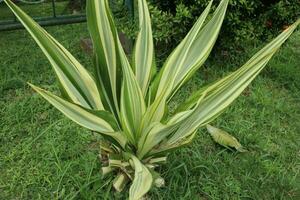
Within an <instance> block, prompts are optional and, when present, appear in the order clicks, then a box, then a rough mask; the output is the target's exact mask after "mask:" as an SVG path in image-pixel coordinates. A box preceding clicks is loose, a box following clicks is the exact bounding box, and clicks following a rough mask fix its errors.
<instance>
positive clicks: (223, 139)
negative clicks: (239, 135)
mask: <svg viewBox="0 0 300 200" xmlns="http://www.w3.org/2000/svg"><path fill="white" fill-rule="evenodd" d="M206 129H207V131H208V132H209V134H210V135H211V137H212V138H213V140H214V141H215V142H216V143H218V144H220V145H222V146H224V147H227V148H229V147H231V148H235V149H236V150H237V151H239V152H245V151H247V150H245V149H244V148H243V146H242V145H241V143H239V141H238V140H237V139H236V138H235V137H233V136H232V135H230V134H229V133H227V132H226V131H223V130H221V129H219V128H216V127H213V126H211V125H209V124H207V125H206Z"/></svg>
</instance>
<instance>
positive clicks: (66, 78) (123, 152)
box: [5, 0, 300, 200]
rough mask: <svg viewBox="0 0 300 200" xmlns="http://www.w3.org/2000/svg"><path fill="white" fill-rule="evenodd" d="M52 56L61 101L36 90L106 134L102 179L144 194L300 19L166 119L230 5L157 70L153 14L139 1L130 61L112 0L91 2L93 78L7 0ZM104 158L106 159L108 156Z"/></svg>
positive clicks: (133, 195) (202, 21) (200, 23)
mask: <svg viewBox="0 0 300 200" xmlns="http://www.w3.org/2000/svg"><path fill="white" fill-rule="evenodd" d="M5 2H6V4H7V5H8V6H9V8H10V9H11V10H12V11H13V12H14V14H15V15H16V16H17V18H18V19H19V20H20V22H21V23H22V24H23V25H24V26H25V28H26V29H27V31H28V32H29V33H30V34H31V36H32V37H33V38H34V40H35V41H36V42H37V44H38V45H39V46H40V48H41V49H42V51H43V52H44V54H45V55H46V56H47V58H48V59H49V61H50V63H51V64H52V67H53V69H54V71H55V73H56V76H57V78H58V81H59V85H60V89H61V94H62V95H61V96H62V97H58V96H56V95H54V94H52V93H50V92H48V91H45V90H43V89H41V88H38V87H36V86H34V85H31V84H30V85H31V87H32V88H33V89H34V90H36V91H37V92H38V93H39V94H41V95H42V96H43V97H44V98H45V99H46V100H48V101H49V102H50V103H51V104H52V105H53V106H55V107H56V108H57V109H58V110H60V111H61V112H62V113H64V114H65V115H66V116H67V117H69V118H70V119H71V120H73V121H75V122H76V123H78V124H79V125H81V126H83V127H85V128H88V129H90V130H92V131H93V132H95V133H98V134H100V135H101V136H102V138H103V140H102V141H103V142H102V146H101V149H102V152H101V154H102V156H104V158H106V160H107V162H106V163H104V166H103V168H102V171H103V174H107V173H109V172H113V173H115V174H116V178H115V180H114V187H115V188H116V189H117V190H119V191H120V190H122V189H123V188H124V186H125V185H127V183H128V182H130V181H132V184H131V187H130V190H129V198H130V199H133V200H136V199H140V198H141V197H142V196H143V195H145V194H146V193H147V192H148V191H149V189H150V188H151V186H152V185H155V184H154V183H156V184H159V182H160V183H162V182H163V179H162V178H161V177H160V176H159V175H158V173H156V172H155V171H154V170H155V168H156V167H157V166H158V165H159V164H160V163H161V162H164V161H165V160H166V156H167V153H168V152H169V151H170V150H172V149H175V148H178V147H181V146H183V145H185V144H187V143H190V142H191V141H192V139H193V138H194V136H195V134H196V132H197V129H199V128H200V127H202V126H205V125H206V124H208V123H209V122H211V121H212V120H213V119H215V118H216V117H217V116H219V115H220V114H221V112H222V111H223V110H224V109H225V108H226V107H227V106H228V105H229V104H231V103H232V102H233V100H234V99H236V98H237V97H238V96H239V94H241V92H242V91H243V90H244V89H245V88H246V87H247V86H248V84H249V83H250V82H251V81H252V80H253V79H254V78H255V77H256V76H257V75H258V73H259V72H260V71H261V70H262V69H263V68H264V67H265V66H266V64H267V62H268V61H269V60H270V59H271V57H272V56H273V55H274V53H275V52H276V51H277V50H278V48H279V47H280V46H281V45H282V43H283V42H284V41H285V40H286V39H287V38H288V37H289V36H290V35H291V34H292V32H293V31H294V30H295V29H296V27H297V25H298V24H299V23H300V21H299V20H298V21H297V22H296V23H295V24H293V25H291V26H290V27H289V28H288V29H286V30H285V31H284V32H283V33H281V34H280V35H279V36H278V37H277V38H276V39H274V40H273V41H272V42H270V43H269V44H268V45H266V46H265V47H264V48H263V49H262V50H260V51H259V52H258V53H257V54H255V55H254V56H253V57H252V58H251V59H250V60H249V61H248V62H247V63H246V64H244V65H243V66H242V67H241V68H239V69H238V70H236V71H235V72H233V73H231V74H229V75H228V76H226V77H225V78H222V79H221V80H219V81H216V82H215V83H213V84H211V85H209V86H207V87H204V88H201V89H200V90H199V91H197V92H196V93H195V94H194V95H192V96H191V97H190V98H189V99H187V100H186V102H184V103H182V104H181V105H179V106H178V108H177V110H176V111H175V112H174V113H173V114H174V115H173V116H171V117H167V116H168V115H167V114H168V109H167V105H168V102H169V101H170V100H171V99H172V97H173V96H174V95H175V94H176V92H177V91H178V90H179V88H181V87H182V86H183V85H184V84H185V83H186V82H187V80H189V78H190V77H191V76H192V75H193V74H194V73H195V72H196V71H197V70H198V69H199V68H200V67H201V66H202V64H203V63H204V61H205V60H206V59H207V57H208V55H209V53H210V52H211V50H212V48H213V45H214V43H215V41H216V39H217V36H218V33H219V30H220V28H221V24H222V22H223V19H224V16H225V12H226V8H227V4H228V0H222V1H221V3H220V4H219V6H218V7H217V9H216V10H215V11H214V13H213V14H212V17H211V18H210V19H209V20H206V18H207V15H208V14H209V11H210V8H211V5H212V2H210V3H209V5H208V6H207V8H206V9H205V10H204V12H203V13H202V14H201V16H200V17H199V19H198V20H197V22H196V24H195V25H194V26H193V27H192V29H191V30H190V32H189V33H188V34H187V36H186V37H185V38H184V39H183V40H182V42H181V43H180V44H179V45H178V47H177V48H176V49H175V50H174V51H173V52H172V53H171V55H170V56H169V57H168V59H167V60H166V61H165V63H164V65H163V66H162V67H161V68H160V70H159V72H158V73H156V71H157V69H156V65H155V56H154V45H153V39H152V30H151V22H150V15H149V11H148V8H147V3H146V1H145V0H138V11H139V28H140V29H139V33H138V35H137V38H136V41H135V47H134V52H133V53H132V60H131V62H130V61H129V60H128V58H127V57H126V55H125V53H124V50H123V48H122V46H121V43H120V40H119V38H118V32H117V30H116V27H115V25H114V21H113V18H112V14H111V12H110V10H109V4H108V0H87V21H88V28H89V31H90V36H91V38H92V41H93V47H94V68H95V79H94V77H92V75H91V74H90V73H89V72H88V71H87V70H86V69H85V68H84V67H83V66H82V65H81V64H80V63H79V62H78V61H77V60H76V59H75V58H74V57H73V56H72V55H71V54H70V53H69V52H68V51H67V50H66V49H65V48H64V47H63V46H62V45H61V44H60V43H59V42H57V41H56V40H55V39H54V38H53V37H51V36H50V35H49V34H48V33H47V32H46V31H45V30H44V29H43V28H41V27H40V26H39V25H38V24H37V23H35V22H34V21H33V20H32V19H31V18H30V17H29V16H28V15H26V14H25V13H24V12H23V11H22V10H21V9H20V8H18V7H17V6H16V5H15V4H13V3H12V2H11V1H10V0H5ZM103 160H104V159H103Z"/></svg>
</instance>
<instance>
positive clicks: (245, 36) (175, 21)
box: [117, 0, 300, 46]
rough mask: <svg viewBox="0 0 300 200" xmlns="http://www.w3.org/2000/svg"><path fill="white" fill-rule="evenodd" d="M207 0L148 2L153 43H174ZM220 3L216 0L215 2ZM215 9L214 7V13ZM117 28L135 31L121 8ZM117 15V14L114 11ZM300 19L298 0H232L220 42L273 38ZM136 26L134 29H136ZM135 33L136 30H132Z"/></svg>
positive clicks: (130, 33)
mask: <svg viewBox="0 0 300 200" xmlns="http://www.w3.org/2000/svg"><path fill="white" fill-rule="evenodd" d="M209 1H210V0H185V1H183V0H173V1H171V0H169V1H160V0H149V1H148V2H149V3H150V5H149V9H150V12H151V15H152V19H153V21H152V26H153V30H154V33H153V34H154V35H153V36H154V39H155V41H156V42H164V43H169V44H176V43H178V41H180V40H181V39H182V38H183V36H184V35H185V34H186V33H187V32H188V30H189V29H190V28H191V26H192V25H193V23H194V22H195V20H196V19H197V17H198V16H199V15H200V13H201V12H202V11H203V10H204V8H205V6H206V5H207V4H208V2H209ZM216 1H217V2H219V0H216ZM214 9H215V7H214V8H213V10H214ZM119 11H121V12H119V13H120V14H119V15H117V16H118V17H119V26H120V29H121V30H123V31H124V32H125V33H126V34H127V35H129V36H130V37H134V35H135V33H136V29H134V28H133V26H132V24H131V25H129V24H130V23H131V22H130V20H129V21H128V16H126V14H124V13H126V12H124V10H122V9H120V10H119ZM117 13H118V12H117ZM299 17H300V1H299V0H279V1H278V0H269V1H267V0H252V1H247V0H231V1H230V3H229V7H228V11H227V15H226V18H225V21H224V25H223V29H222V32H221V36H220V37H221V42H222V41H226V42H227V45H226V46H228V41H232V42H238V41H242V40H253V39H265V38H267V37H272V36H274V35H275V34H278V32H279V31H280V30H282V29H284V28H285V27H286V26H287V25H289V24H291V23H292V22H293V21H295V20H296V19H297V18H299ZM135 27H136V26H135ZM133 30H135V31H133Z"/></svg>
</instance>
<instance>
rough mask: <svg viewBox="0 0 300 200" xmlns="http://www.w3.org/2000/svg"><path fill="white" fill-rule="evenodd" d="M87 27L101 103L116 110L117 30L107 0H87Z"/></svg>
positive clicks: (118, 74) (118, 86)
mask: <svg viewBox="0 0 300 200" xmlns="http://www.w3.org/2000/svg"><path fill="white" fill-rule="evenodd" d="M86 13H87V24H88V29H89V32H90V35H91V38H92V41H93V47H94V65H95V71H96V78H97V83H98V87H99V88H101V90H100V91H101V96H102V97H103V98H102V99H103V103H104V105H105V107H106V108H107V109H109V110H110V111H111V112H118V95H119V91H120V86H121V80H120V77H121V73H120V68H119V64H118V55H117V45H118V44H117V42H118V39H117V31H116V28H115V25H114V23H113V19H112V16H111V12H110V10H109V5H108V1H107V0H102V1H94V0H87V6H86Z"/></svg>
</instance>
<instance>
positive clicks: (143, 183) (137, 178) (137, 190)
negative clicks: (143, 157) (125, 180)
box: [129, 156, 153, 200]
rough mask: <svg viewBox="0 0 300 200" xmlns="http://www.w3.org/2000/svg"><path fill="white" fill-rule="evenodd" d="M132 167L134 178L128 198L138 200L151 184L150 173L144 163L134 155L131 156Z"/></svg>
mask: <svg viewBox="0 0 300 200" xmlns="http://www.w3.org/2000/svg"><path fill="white" fill-rule="evenodd" d="M131 161H132V166H133V167H134V179H133V182H132V185H131V187H130V190H129V200H140V199H141V198H142V197H143V196H144V195H145V194H146V193H147V192H148V191H149V190H150V188H151V186H152V181H153V178H152V175H151V173H150V171H149V170H148V169H147V167H146V166H145V165H143V164H142V163H141V162H140V161H139V159H137V158H136V157H135V156H131Z"/></svg>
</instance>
